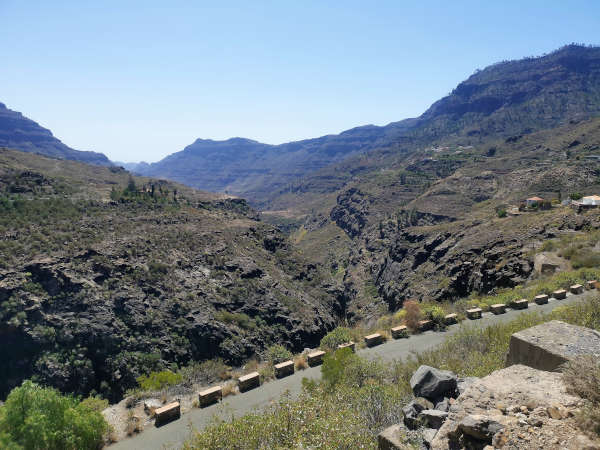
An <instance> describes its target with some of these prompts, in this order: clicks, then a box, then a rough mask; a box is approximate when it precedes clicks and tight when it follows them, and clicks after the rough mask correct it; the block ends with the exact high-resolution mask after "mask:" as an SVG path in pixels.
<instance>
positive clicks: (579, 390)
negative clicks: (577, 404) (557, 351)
mask: <svg viewBox="0 0 600 450" xmlns="http://www.w3.org/2000/svg"><path fill="white" fill-rule="evenodd" d="M563 380H564V383H565V386H566V387H567V392H568V393H569V394H573V395H577V396H578V397H581V398H582V399H583V401H584V405H583V407H582V408H581V410H580V411H579V412H578V413H577V414H576V416H575V417H576V419H577V423H578V425H579V428H581V429H582V430H583V431H586V432H588V433H590V434H595V435H596V436H599V435H600V363H599V362H598V360H597V359H596V358H594V357H593V356H582V357H579V358H576V359H575V360H573V361H571V362H569V363H568V364H567V365H566V367H565V370H564V372H563Z"/></svg>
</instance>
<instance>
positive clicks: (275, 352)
mask: <svg viewBox="0 0 600 450" xmlns="http://www.w3.org/2000/svg"><path fill="white" fill-rule="evenodd" d="M293 356H294V355H292V352H290V351H289V350H288V349H287V348H285V347H284V346H283V345H279V344H275V345H271V346H270V347H268V348H267V351H266V352H265V359H266V360H267V361H269V362H270V363H272V364H279V363H280V362H283V361H287V360H288V359H292V357H293Z"/></svg>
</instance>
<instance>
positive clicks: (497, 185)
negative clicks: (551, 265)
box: [301, 119, 600, 320]
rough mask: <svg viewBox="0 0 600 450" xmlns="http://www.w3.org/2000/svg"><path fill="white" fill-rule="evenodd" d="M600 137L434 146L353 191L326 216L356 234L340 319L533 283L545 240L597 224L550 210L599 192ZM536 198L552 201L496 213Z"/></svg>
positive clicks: (592, 132)
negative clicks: (545, 206)
mask: <svg viewBox="0 0 600 450" xmlns="http://www.w3.org/2000/svg"><path fill="white" fill-rule="evenodd" d="M599 136H600V120H599V119H593V120H589V121H583V122H580V123H576V122H574V123H571V124H568V125H565V126H564V127H560V128H556V129H551V130H547V131H543V132H538V133H532V134H529V135H526V136H520V135H518V136H516V137H509V138H506V139H496V140H492V141H487V142H485V143H484V144H482V145H480V146H479V145H478V146H470V147H465V146H457V145H456V144H454V145H448V146H443V147H433V148H429V149H426V150H424V151H421V152H419V153H418V154H415V155H412V156H411V157H409V158H407V159H406V160H405V161H404V162H403V163H402V164H401V165H399V167H398V168H396V169H390V170H388V171H386V172H383V173H380V174H377V175H374V176H372V177H368V176H363V177H361V180H360V181H359V182H356V183H353V184H351V185H350V187H349V188H348V189H347V190H345V191H342V192H341V193H340V194H339V195H338V196H337V198H336V205H335V206H334V207H333V208H331V210H330V217H331V219H332V220H333V221H335V223H336V225H337V226H339V227H340V228H341V229H342V230H344V232H345V233H346V234H347V235H348V237H349V238H351V239H352V242H351V243H350V244H345V243H344V245H345V251H346V255H347V256H346V258H347V259H345V260H343V261H342V265H343V266H344V267H345V273H344V276H343V283H344V285H345V297H346V303H345V304H346V306H347V311H346V313H347V315H348V317H349V318H350V319H352V320H365V319H366V320H370V319H372V318H375V317H377V315H378V314H380V313H382V312H385V311H387V310H396V309H397V308H399V307H400V306H401V305H402V303H403V302H404V301H405V300H406V299H409V298H416V299H419V300H453V299H458V298H461V297H465V296H468V295H470V294H472V293H482V294H483V293H489V292H494V291H496V290H498V289H502V288H507V287H514V286H517V285H519V284H522V283H523V282H524V281H526V280H527V279H529V278H530V277H532V276H534V262H535V249H536V248H537V247H539V246H540V245H541V244H542V243H543V241H544V240H546V239H548V238H552V237H555V236H559V235H560V234H561V233H568V232H569V231H576V230H581V229H582V227H584V228H585V227H588V228H589V229H592V230H593V229H597V228H598V226H599V225H600V224H599V223H598V214H597V212H596V211H589V212H586V213H585V214H579V213H577V211H576V210H574V209H572V208H569V207H565V206H560V205H558V200H559V198H560V199H565V198H568V196H569V194H573V193H584V194H594V193H597V192H599V191H600V170H599V169H598V167H597V165H596V163H595V162H593V161H595V159H594V158H595V155H596V152H597V150H598V148H599V147H598V144H597V142H598V138H599ZM490 149H492V151H490ZM417 175H418V176H417ZM408 187H410V189H408ZM532 195H538V196H541V197H543V198H546V199H548V200H554V201H555V205H554V207H552V208H551V209H549V210H547V211H528V212H524V213H522V214H521V215H517V216H512V215H508V217H504V213H502V214H500V213H501V212H503V211H506V210H510V209H511V208H513V209H516V206H517V205H519V203H520V202H522V201H523V199H525V198H527V197H530V196H532ZM311 233H314V235H315V236H317V237H318V233H317V232H316V231H314V230H309V233H308V235H307V236H306V237H305V238H304V241H303V242H306V243H303V242H301V245H303V246H304V248H306V249H310V248H311V247H310V239H311ZM334 242H340V243H343V241H334ZM328 250H329V251H331V250H330V249H328ZM336 263H337V264H338V265H336V266H335V267H336V268H337V267H339V259H338V261H336ZM333 267H334V266H333V264H332V270H333Z"/></svg>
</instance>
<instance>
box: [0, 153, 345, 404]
mask: <svg viewBox="0 0 600 450" xmlns="http://www.w3.org/2000/svg"><path fill="white" fill-rule="evenodd" d="M132 182H133V183H135V185H136V186H135V190H134V191H135V193H132V192H128V191H127V190H125V188H127V186H129V187H130V188H131V189H133V187H132V186H131V184H132ZM0 210H1V214H0V245H1V248H2V255H3V258H2V261H1V262H0V337H1V339H2V342H3V344H4V345H2V348H1V349H0V359H2V361H3V364H2V365H1V366H0V396H1V397H4V396H6V394H7V393H8V391H9V390H10V389H11V388H13V387H14V386H17V385H18V384H19V383H20V382H21V381H22V380H23V379H26V378H29V377H35V378H36V379H37V380H39V381H41V382H42V383H43V384H46V385H50V386H55V387H57V388H59V389H60V390H62V391H65V392H74V393H78V394H87V393H89V392H91V391H96V392H99V393H101V394H102V395H104V396H106V397H107V398H110V399H112V400H118V399H120V398H121V396H122V394H123V393H124V391H125V390H126V389H128V388H131V387H134V386H135V385H136V381H135V378H136V377H137V376H139V375H141V374H144V373H147V372H149V371H151V370H160V369H162V368H165V367H168V366H170V365H171V364H179V365H183V364H187V363H189V362H191V361H192V360H196V361H199V360H204V359H207V358H213V357H222V358H224V359H225V360H226V361H229V362H230V363H233V364H239V363H241V362H243V361H244V360H245V359H247V358H248V357H250V356H252V355H254V354H255V353H258V352H260V351H261V350H262V349H264V348H265V347H266V346H268V345H270V344H272V343H276V342H277V343H281V344H284V345H286V346H287V347H289V348H290V349H293V350H296V351H298V350H302V349H303V348H304V346H314V345H316V344H317V343H318V342H319V340H320V338H321V337H322V336H323V335H324V334H325V333H326V331H328V330H329V329H331V328H332V327H333V326H334V323H335V321H336V311H337V310H338V305H337V297H336V292H335V288H333V287H331V286H329V285H328V284H327V277H326V274H325V275H324V274H323V273H322V272H321V271H320V269H319V268H318V267H316V266H315V265H313V264H310V263H307V262H306V261H305V260H304V259H303V258H302V257H301V256H300V255H299V254H298V253H297V252H296V251H295V250H294V249H293V248H292V247H291V246H290V245H289V244H288V242H287V241H286V239H285V236H284V235H282V234H281V232H279V231H278V230H277V229H276V228H274V227H272V226H271V225H268V224H265V223H263V222H261V221H260V220H258V219H257V216H256V213H255V212H253V211H252V210H251V209H250V208H249V207H248V206H247V205H246V203H245V201H243V200H241V199H237V198H232V197H228V196H224V195H217V194H209V193H204V192H200V191H195V190H193V189H190V188H186V187H184V186H181V185H177V184H174V183H170V182H165V181H159V180H153V179H149V178H137V177H136V178H134V179H130V178H129V174H128V173H127V172H125V171H124V170H123V169H119V168H115V167H110V168H109V167H101V166H91V165H86V164H82V163H78V162H72V161H64V160H58V159H51V158H46V157H43V156H39V155H34V154H31V153H23V152H17V151H12V150H6V149H4V150H0Z"/></svg>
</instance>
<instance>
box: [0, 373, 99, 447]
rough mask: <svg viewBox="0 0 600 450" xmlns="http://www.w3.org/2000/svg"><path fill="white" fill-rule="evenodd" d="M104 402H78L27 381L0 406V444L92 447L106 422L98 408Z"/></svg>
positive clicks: (7, 445)
mask: <svg viewBox="0 0 600 450" xmlns="http://www.w3.org/2000/svg"><path fill="white" fill-rule="evenodd" d="M105 405H106V402H103V401H100V400H97V399H92V400H84V401H83V402H79V400H77V399H76V398H75V397H72V396H69V395H62V394H61V393H60V392H58V391H57V390H55V389H52V388H43V387H41V386H39V385H37V384H35V383H32V382H31V381H29V380H27V381H25V382H23V384H22V385H21V386H20V387H17V388H15V389H13V390H12V391H11V392H10V394H9V395H8V398H7V399H6V403H5V404H4V406H2V407H0V447H2V448H9V449H23V448H24V449H42V448H43V449H49V450H63V449H67V450H80V449H90V450H95V449H98V448H100V447H101V445H102V442H103V436H104V434H105V433H106V432H107V431H108V424H107V423H106V421H105V420H104V417H103V416H102V414H101V413H100V411H99V409H100V408H102V407H104V406H105Z"/></svg>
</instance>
